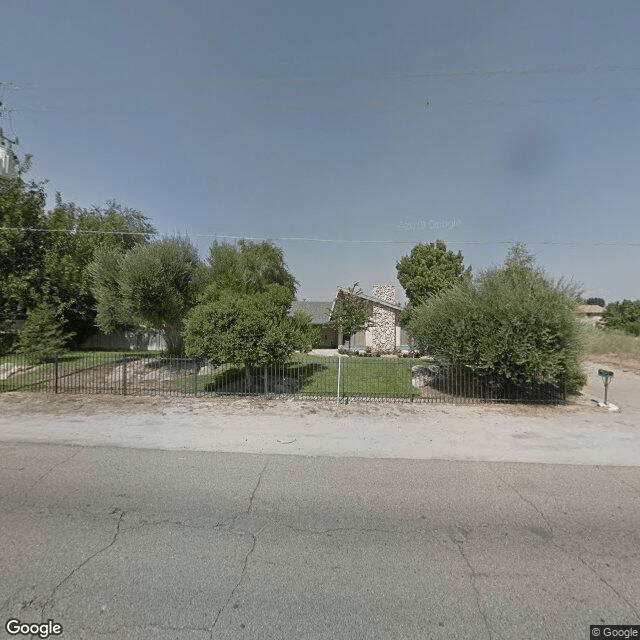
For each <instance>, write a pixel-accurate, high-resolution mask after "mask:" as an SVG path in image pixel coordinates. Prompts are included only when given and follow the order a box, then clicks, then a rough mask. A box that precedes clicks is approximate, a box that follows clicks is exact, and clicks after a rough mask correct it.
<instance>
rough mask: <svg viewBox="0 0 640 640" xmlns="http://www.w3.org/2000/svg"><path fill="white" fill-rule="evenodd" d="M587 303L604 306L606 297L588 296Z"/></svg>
mask: <svg viewBox="0 0 640 640" xmlns="http://www.w3.org/2000/svg"><path fill="white" fill-rule="evenodd" d="M585 304H597V305H598V306H599V307H604V306H605V304H604V298H587V299H586V300H585Z"/></svg>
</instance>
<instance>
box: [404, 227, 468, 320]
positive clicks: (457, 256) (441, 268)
mask: <svg viewBox="0 0 640 640" xmlns="http://www.w3.org/2000/svg"><path fill="white" fill-rule="evenodd" d="M463 260H464V258H463V256H462V253H461V252H458V253H453V251H449V250H447V246H446V244H445V243H444V242H443V241H442V240H436V242H431V243H429V244H423V243H420V244H417V245H416V246H415V247H413V249H411V253H410V254H409V255H408V256H403V257H402V258H400V260H399V261H398V262H397V264H396V269H397V273H398V281H399V282H400V284H401V285H402V286H403V288H404V290H405V292H406V294H407V297H408V298H409V302H410V304H411V305H412V307H415V306H417V305H419V304H421V303H422V302H425V301H426V300H427V299H428V298H429V296H432V295H434V294H436V293H438V292H440V291H442V290H443V289H447V288H449V287H452V286H453V285H454V284H456V283H459V282H461V281H462V280H465V279H467V278H468V277H469V275H470V273H471V267H467V268H465V267H464V264H463Z"/></svg>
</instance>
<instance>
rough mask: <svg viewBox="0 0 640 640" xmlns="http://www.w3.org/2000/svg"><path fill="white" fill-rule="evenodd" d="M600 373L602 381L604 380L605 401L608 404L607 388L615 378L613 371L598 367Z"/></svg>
mask: <svg viewBox="0 0 640 640" xmlns="http://www.w3.org/2000/svg"><path fill="white" fill-rule="evenodd" d="M598 375H599V376H600V377H601V378H602V382H604V403H605V404H607V390H608V389H609V382H610V381H611V379H612V378H613V371H607V370H606V369H598Z"/></svg>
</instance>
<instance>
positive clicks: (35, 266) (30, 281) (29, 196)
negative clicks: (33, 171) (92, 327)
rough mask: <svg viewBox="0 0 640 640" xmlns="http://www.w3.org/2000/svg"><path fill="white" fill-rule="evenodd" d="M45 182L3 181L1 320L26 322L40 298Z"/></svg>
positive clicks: (0, 205)
mask: <svg viewBox="0 0 640 640" xmlns="http://www.w3.org/2000/svg"><path fill="white" fill-rule="evenodd" d="M45 184H46V183H44V182H41V183H36V182H33V181H32V182H25V181H24V180H23V179H22V178H21V177H17V178H11V179H8V178H0V227H3V228H2V229H0V316H1V317H2V319H3V320H4V321H9V322H11V321H15V320H17V319H19V318H24V317H25V315H26V313H27V311H28V310H29V309H31V308H33V307H35V306H36V305H37V303H38V300H39V297H40V296H39V294H40V289H41V287H40V268H41V265H42V259H43V246H44V240H45V234H44V233H43V230H44V228H45V214H44V206H45V202H46V193H45V188H44V187H45Z"/></svg>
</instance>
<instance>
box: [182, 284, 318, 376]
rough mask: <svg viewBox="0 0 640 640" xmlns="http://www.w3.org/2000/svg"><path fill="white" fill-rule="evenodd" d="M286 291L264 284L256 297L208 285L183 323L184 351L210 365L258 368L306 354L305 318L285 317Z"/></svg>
mask: <svg viewBox="0 0 640 640" xmlns="http://www.w3.org/2000/svg"><path fill="white" fill-rule="evenodd" d="M292 299H293V298H292V295H291V292H290V291H289V290H288V289H287V288H286V287H285V286H283V285H279V284H272V285H269V286H268V287H267V288H266V290H265V291H264V292H260V293H240V294H239V293H237V292H235V291H232V290H223V291H217V289H216V288H215V287H210V288H209V289H208V290H207V291H206V292H205V294H204V295H203V296H202V299H201V300H202V301H201V303H200V304H199V305H198V306H196V307H195V308H194V309H193V310H192V311H191V312H190V313H189V315H188V316H187V319H186V321H185V351H186V353H187V355H189V356H191V357H195V358H207V359H208V360H209V361H210V362H211V363H213V364H216V365H220V364H224V363H230V364H236V365H245V366H246V367H263V366H267V365H270V364H274V363H282V362H285V361H286V360H287V358H288V357H289V356H290V355H291V354H292V353H293V352H294V351H308V350H309V348H310V346H311V344H310V343H311V341H312V339H313V336H314V329H313V326H312V324H311V316H310V315H309V314H307V313H305V312H303V311H298V312H296V314H295V315H294V316H293V317H291V316H289V315H287V312H288V310H289V308H290V307H291V302H292Z"/></svg>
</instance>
